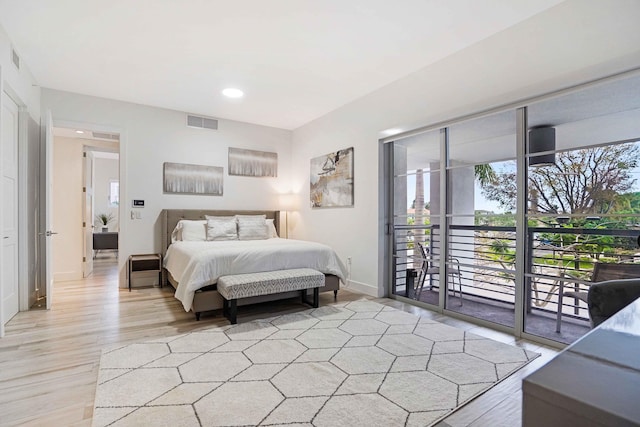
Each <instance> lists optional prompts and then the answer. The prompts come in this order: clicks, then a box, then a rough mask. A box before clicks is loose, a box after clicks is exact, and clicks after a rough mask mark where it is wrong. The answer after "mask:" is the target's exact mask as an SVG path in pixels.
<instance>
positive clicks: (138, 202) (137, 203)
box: [133, 200, 144, 208]
mask: <svg viewBox="0 0 640 427" xmlns="http://www.w3.org/2000/svg"><path fill="white" fill-rule="evenodd" d="M133 207H134V208H144V200H134V201H133Z"/></svg>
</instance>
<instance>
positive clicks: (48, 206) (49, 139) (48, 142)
mask: <svg viewBox="0 0 640 427" xmlns="http://www.w3.org/2000/svg"><path fill="white" fill-rule="evenodd" d="M45 117H46V123H45V209H44V211H45V213H44V215H45V220H44V222H45V231H44V233H42V234H43V235H44V236H43V237H44V242H45V243H44V245H45V265H46V267H45V284H46V292H47V310H49V309H50V308H51V300H52V299H53V269H52V260H53V249H52V246H53V245H52V244H51V238H52V235H53V234H56V233H55V232H53V231H51V226H52V224H53V118H52V117H51V111H49V110H47V112H46V116H45Z"/></svg>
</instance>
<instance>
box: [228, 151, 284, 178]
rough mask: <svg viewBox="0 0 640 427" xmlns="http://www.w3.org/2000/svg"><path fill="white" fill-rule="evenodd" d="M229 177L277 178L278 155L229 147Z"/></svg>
mask: <svg viewBox="0 0 640 427" xmlns="http://www.w3.org/2000/svg"><path fill="white" fill-rule="evenodd" d="M229 175H235V176H259V177H264V176H267V177H276V176H278V153H269V152H267V151H256V150H245V149H243V148H231V147H229Z"/></svg>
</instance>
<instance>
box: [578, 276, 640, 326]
mask: <svg viewBox="0 0 640 427" xmlns="http://www.w3.org/2000/svg"><path fill="white" fill-rule="evenodd" d="M638 298H640V279H639V278H636V279H620V280H607V281H605V282H600V283H594V284H593V285H591V287H590V288H589V293H588V295H587V305H588V307H589V318H590V319H591V327H592V328H595V327H596V326H598V325H599V324H600V323H602V322H604V321H605V320H607V319H608V318H609V317H611V316H613V315H614V314H616V313H617V312H618V311H620V310H622V309H623V308H625V307H626V306H627V305H629V304H631V303H632V302H633V301H635V300H636V299H638Z"/></svg>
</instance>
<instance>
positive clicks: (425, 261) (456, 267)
mask: <svg viewBox="0 0 640 427" xmlns="http://www.w3.org/2000/svg"><path fill="white" fill-rule="evenodd" d="M416 245H417V246H418V248H419V250H420V259H421V261H422V264H421V266H420V271H419V273H418V280H417V281H416V289H417V291H416V292H415V293H414V295H415V296H416V299H417V300H419V299H420V294H421V293H422V288H423V287H424V282H425V280H426V279H427V277H429V278H431V276H432V275H434V274H440V267H439V266H437V265H434V259H433V258H432V257H431V256H430V255H429V248H425V247H424V245H423V244H422V243H420V242H416ZM449 276H451V279H452V280H451V282H452V284H453V296H455V295H456V282H455V277H457V278H458V291H459V293H460V305H462V273H461V272H460V261H458V259H457V258H452V257H449ZM432 288H433V286H430V287H429V289H432Z"/></svg>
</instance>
